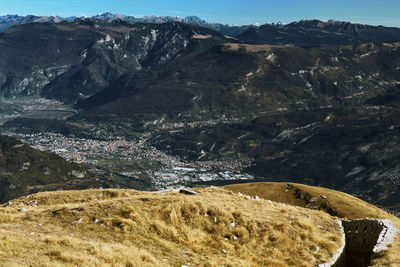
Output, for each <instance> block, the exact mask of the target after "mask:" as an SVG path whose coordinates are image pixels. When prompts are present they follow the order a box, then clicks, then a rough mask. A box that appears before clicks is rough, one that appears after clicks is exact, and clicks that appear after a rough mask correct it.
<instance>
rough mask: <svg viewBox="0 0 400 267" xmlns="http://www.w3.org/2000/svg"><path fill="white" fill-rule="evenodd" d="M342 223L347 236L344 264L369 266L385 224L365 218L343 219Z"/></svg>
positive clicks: (359, 266) (358, 266) (353, 266)
mask: <svg viewBox="0 0 400 267" xmlns="http://www.w3.org/2000/svg"><path fill="white" fill-rule="evenodd" d="M342 225H343V228H344V232H345V236H346V246H345V248H344V260H343V263H342V266H345V267H348V266H349V267H350V266H351V267H355V266H357V267H367V266H369V265H370V264H371V259H372V257H373V255H374V247H375V246H376V244H377V242H378V239H379V236H380V234H381V232H382V231H383V230H384V228H385V226H384V224H383V223H381V222H380V221H377V220H372V219H371V220H369V219H363V220H354V221H342Z"/></svg>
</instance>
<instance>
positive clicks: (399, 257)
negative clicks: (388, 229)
mask: <svg viewBox="0 0 400 267" xmlns="http://www.w3.org/2000/svg"><path fill="white" fill-rule="evenodd" d="M288 185H289V186H288ZM224 188H226V189H229V190H232V191H233V192H241V193H243V194H246V195H250V196H256V195H257V196H259V197H261V198H264V199H269V200H272V201H276V202H281V203H286V204H290V205H295V206H300V207H306V206H307V204H308V201H306V200H305V199H306V198H307V197H305V196H306V195H307V194H308V198H318V199H319V200H320V201H321V204H322V205H321V210H324V211H326V212H328V211H330V212H332V211H333V212H334V213H336V214H337V216H339V217H341V218H347V219H359V218H381V219H391V220H392V221H393V223H394V224H395V226H396V227H397V229H400V219H399V218H397V217H395V216H393V215H390V214H388V213H387V212H385V211H383V210H381V209H379V208H378V207H376V206H374V205H371V204H369V203H367V202H365V201H362V200H360V199H358V198H356V197H353V196H351V195H349V194H346V193H343V192H339V191H335V190H331V189H327V188H322V187H314V186H307V185H303V184H295V183H247V184H237V185H228V186H225V187H224ZM296 191H297V193H296ZM299 194H300V195H303V198H299V197H298V195H299ZM321 196H322V197H321ZM371 266H400V232H398V234H397V236H396V238H395V240H394V242H393V243H392V245H390V247H389V249H388V250H386V251H384V252H382V253H381V254H380V255H379V257H377V258H376V259H374V260H373V261H372V265H371Z"/></svg>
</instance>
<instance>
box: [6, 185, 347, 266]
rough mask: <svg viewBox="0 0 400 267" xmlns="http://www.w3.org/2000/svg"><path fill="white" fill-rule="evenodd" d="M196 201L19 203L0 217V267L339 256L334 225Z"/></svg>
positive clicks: (225, 196)
mask: <svg viewBox="0 0 400 267" xmlns="http://www.w3.org/2000/svg"><path fill="white" fill-rule="evenodd" d="M199 192H200V194H199V195H190V196H186V195H182V194H178V193H174V192H168V193H149V192H138V191H134V190H85V191H58V192H45V193H38V194H35V195H31V196H27V197H22V198H19V199H17V200H14V201H13V202H12V204H11V205H10V206H4V207H0V257H1V259H2V261H1V263H0V265H1V266H31V265H32V266H182V265H188V266H315V265H316V264H318V263H323V262H325V261H327V260H328V259H329V258H330V257H332V255H333V254H334V253H336V251H337V250H338V248H339V247H340V246H341V235H340V230H339V227H338V224H337V222H336V221H335V218H333V217H331V216H329V215H328V214H326V213H324V212H321V211H313V210H308V209H304V208H296V207H293V206H290V205H286V204H278V203H274V202H270V201H257V200H254V199H248V198H247V197H246V196H239V195H238V194H236V193H233V192H231V191H229V190H226V189H221V188H206V189H201V190H199ZM32 201H37V203H38V206H37V207H34V206H32V203H34V202H32ZM18 208H24V209H26V210H25V211H17V209H18Z"/></svg>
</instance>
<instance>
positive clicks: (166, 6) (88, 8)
mask: <svg viewBox="0 0 400 267" xmlns="http://www.w3.org/2000/svg"><path fill="white" fill-rule="evenodd" d="M103 12H111V13H119V14H125V15H132V16H135V17H143V16H147V15H156V16H163V15H168V16H177V17H186V16H193V15H194V16H198V17H200V18H202V19H204V20H206V21H208V22H220V23H226V24H230V25H243V24H264V23H266V22H279V21H282V22H284V23H289V22H293V21H298V20H301V19H321V20H327V19H334V20H341V21H351V22H357V23H362V24H371V25H384V26H393V27H400V0H200V1H199V0H196V1H192V0H186V1H184V0H175V1H172V0H171V1H170V0H0V15H6V14H18V15H28V14H32V15H40V16H49V15H58V16H61V17H68V16H93V15H96V14H98V13H103Z"/></svg>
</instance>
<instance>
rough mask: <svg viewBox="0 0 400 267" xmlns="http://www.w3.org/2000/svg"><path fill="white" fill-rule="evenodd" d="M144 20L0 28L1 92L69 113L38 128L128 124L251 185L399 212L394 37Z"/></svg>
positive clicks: (354, 27)
mask: <svg viewBox="0 0 400 267" xmlns="http://www.w3.org/2000/svg"><path fill="white" fill-rule="evenodd" d="M147 19H149V20H151V23H143V22H136V23H134V24H132V23H130V22H127V21H125V20H122V19H121V17H118V16H116V15H112V14H103V15H102V16H100V17H98V18H85V19H81V18H78V19H75V20H73V21H61V22H58V23H53V22H46V23H29V24H22V25H18V26H14V27H11V28H8V29H7V30H6V31H5V32H3V33H2V34H0V69H1V70H2V71H1V72H0V95H1V96H2V97H4V98H14V97H20V96H42V97H46V98H53V99H57V100H59V101H62V102H64V103H68V104H71V105H74V106H75V107H76V108H77V109H78V110H79V113H78V114H77V115H76V116H74V117H71V118H70V119H68V120H67V121H57V122H56V123H54V121H52V120H49V121H48V122H47V129H48V130H50V131H57V129H54V128H55V126H54V125H58V126H59V125H60V124H63V123H65V124H66V125H68V123H71V122H76V121H80V120H83V121H91V122H93V123H96V122H98V121H101V122H102V123H105V124H107V125H113V126H115V124H116V123H120V125H123V126H121V127H120V128H119V131H121V132H123V133H126V132H133V131H136V132H137V131H138V129H137V128H134V127H133V126H131V125H135V127H138V128H140V130H139V131H140V132H145V133H146V139H145V141H146V143H147V144H148V145H150V146H152V147H155V148H157V149H159V150H160V151H163V152H165V153H166V154H168V155H174V156H178V157H181V158H183V159H186V160H188V161H205V160H214V159H225V158H234V159H246V160H249V161H250V162H252V164H251V165H250V166H248V167H247V169H246V170H245V171H246V172H247V173H251V174H253V175H254V176H255V177H257V178H259V179H263V180H267V181H271V180H278V181H294V182H303V183H307V184H312V185H320V186H327V187H331V188H335V189H339V190H342V191H345V192H348V193H352V194H354V195H356V196H359V197H361V198H363V199H365V200H367V201H370V202H371V203H374V204H377V205H380V206H383V207H386V208H391V209H393V210H398V209H399V205H400V203H399V196H400V189H399V188H400V187H399V185H400V184H399V183H400V180H399V177H400V176H399V175H400V165H399V164H398V162H399V161H398V160H399V157H400V149H399V147H398V146H397V145H396V144H397V142H398V139H399V138H400V135H399V133H400V132H399V125H400V123H399V103H400V102H399V99H400V91H399V89H400V72H399V70H400V44H399V42H398V41H400V34H399V33H400V29H397V28H386V27H374V26H366V25H359V24H352V23H346V22H335V21H327V22H322V21H300V22H297V23H291V24H288V25H263V26H260V27H250V28H248V29H247V30H245V31H243V32H241V33H239V34H237V35H235V36H236V37H230V36H228V35H226V34H224V33H221V32H222V31H221V32H218V31H215V30H212V29H209V28H204V27H199V26H196V25H192V24H195V21H198V20H197V19H194V18H192V19H191V20H189V19H188V21H187V22H191V24H188V23H182V22H176V21H174V22H166V23H158V22H160V21H159V18H156V17H150V18H147ZM133 22H134V21H133ZM154 22H157V23H154ZM199 23H200V22H199ZM28 121H29V122H28ZM18 123H20V121H10V122H8V123H6V124H5V125H3V129H7V128H19V127H18V125H19V124H18ZM25 123H26V124H27V125H28V127H29V125H30V124H31V125H32V124H35V123H38V122H37V120H36V121H35V120H34V119H31V120H25ZM40 123H41V124H42V123H43V122H42V121H41V122H40ZM137 125H139V126H137ZM58 126H57V128H63V129H65V128H68V127H67V126H65V127H58ZM52 127H53V128H52ZM124 127H125V128H124ZM129 127H132V128H134V129H132V128H129ZM32 128H35V127H32ZM116 131H117V130H116ZM82 132H84V130H82Z"/></svg>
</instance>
